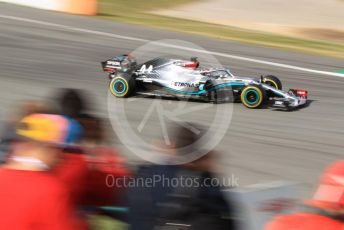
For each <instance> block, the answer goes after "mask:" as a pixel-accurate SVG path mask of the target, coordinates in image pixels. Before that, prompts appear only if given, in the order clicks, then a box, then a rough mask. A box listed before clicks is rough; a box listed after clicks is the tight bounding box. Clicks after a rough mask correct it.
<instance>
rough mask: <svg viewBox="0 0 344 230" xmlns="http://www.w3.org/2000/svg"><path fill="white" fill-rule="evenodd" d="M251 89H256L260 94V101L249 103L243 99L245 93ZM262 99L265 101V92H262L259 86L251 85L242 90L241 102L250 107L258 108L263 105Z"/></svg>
mask: <svg viewBox="0 0 344 230" xmlns="http://www.w3.org/2000/svg"><path fill="white" fill-rule="evenodd" d="M250 89H254V90H255V91H256V92H257V93H258V94H259V101H258V102H257V103H256V104H255V105H250V104H247V103H246V102H245V100H243V99H244V98H243V97H244V96H243V95H245V93H246V91H248V90H250ZM262 101H263V93H262V91H261V90H260V89H259V88H257V87H254V86H249V87H246V88H245V89H244V90H243V91H242V92H241V102H242V103H243V104H244V105H245V106H247V107H248V108H257V107H258V106H260V105H261V103H262Z"/></svg>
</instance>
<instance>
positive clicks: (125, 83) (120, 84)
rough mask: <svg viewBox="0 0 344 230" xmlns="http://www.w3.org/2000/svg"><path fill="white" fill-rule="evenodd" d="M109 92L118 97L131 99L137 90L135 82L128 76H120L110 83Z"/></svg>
mask: <svg viewBox="0 0 344 230" xmlns="http://www.w3.org/2000/svg"><path fill="white" fill-rule="evenodd" d="M109 90H110V92H111V93H112V95H114V96H116V97H129V96H131V95H132V94H133V92H134V90H135V80H134V79H133V78H132V77H131V76H130V75H128V74H118V75H116V76H114V77H113V78H112V80H111V81H110V84H109Z"/></svg>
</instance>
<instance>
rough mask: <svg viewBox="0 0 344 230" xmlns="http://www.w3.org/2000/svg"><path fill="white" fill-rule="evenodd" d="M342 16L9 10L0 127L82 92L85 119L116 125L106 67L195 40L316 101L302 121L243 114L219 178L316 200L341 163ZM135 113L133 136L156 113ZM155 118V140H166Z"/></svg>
mask: <svg viewBox="0 0 344 230" xmlns="http://www.w3.org/2000/svg"><path fill="white" fill-rule="evenodd" d="M343 12H344V2H343V1H341V0H326V1H324V0H312V1H311V0H302V1H282V0H254V1H253V0H251V1H247V0H244V1H243V0H211V1H207V0H175V1H168V0H150V1H141V0H98V1H96V0H49V1H48V0H47V1H38V0H26V1H22V0H2V1H0V22H1V23H0V53H1V56H0V79H1V84H0V102H1V107H0V120H1V122H0V128H2V129H3V130H4V129H5V124H7V123H8V121H9V120H10V118H11V117H12V116H13V115H12V114H16V112H15V111H13V110H15V109H16V108H17V105H18V103H20V102H21V101H27V100H44V101H49V103H51V104H54V103H56V99H55V95H56V94H55V92H56V90H57V89H61V88H77V89H83V90H85V92H86V95H87V98H88V99H87V100H88V101H89V104H90V109H89V111H87V112H88V113H89V114H92V115H93V116H97V117H100V118H102V119H107V118H108V117H109V114H108V103H107V100H108V79H107V76H106V75H105V74H104V73H103V72H102V69H101V66H100V62H101V61H104V60H106V59H109V58H111V57H112V56H115V55H119V54H124V53H130V52H132V51H133V50H135V49H137V48H138V47H140V46H142V45H143V44H145V43H147V42H149V41H155V40H160V39H179V40H183V41H188V42H192V43H195V44H197V45H199V46H201V47H203V48H204V49H206V50H208V51H213V52H217V53H220V54H225V55H215V57H216V58H217V59H218V60H219V62H220V63H222V65H223V66H229V67H230V68H231V70H232V71H233V72H234V73H235V74H237V75H243V76H257V77H259V76H260V75H261V74H274V75H276V76H278V77H280V78H281V80H282V82H283V84H284V88H285V89H288V88H300V87H301V88H305V89H308V90H309V92H310V96H309V97H310V99H311V104H310V106H308V107H306V108H304V109H300V110H298V111H294V112H282V111H276V110H269V109H262V110H247V109H245V108H243V107H242V106H241V105H240V104H234V105H233V115H232V120H231V125H230V128H229V129H228V131H227V133H226V135H225V136H224V138H223V140H222V141H221V142H220V143H219V145H218V146H217V147H216V151H217V152H218V155H217V157H216V164H215V165H216V166H215V168H216V172H217V173H219V174H221V175H225V176H226V177H231V176H232V175H235V176H237V177H238V178H239V185H240V188H242V189H243V191H247V190H246V189H248V188H247V186H252V185H255V186H256V188H259V189H254V188H250V189H248V191H252V193H253V194H258V193H256V191H257V190H258V191H260V190H261V188H262V187H270V188H271V187H272V188H275V187H278V188H277V190H278V189H279V188H282V191H283V192H281V194H284V193H286V194H287V195H286V196H288V197H294V196H297V199H303V198H304V197H309V196H311V195H312V193H313V190H314V188H315V185H316V183H317V181H318V177H319V175H320V173H321V171H322V170H323V169H324V167H325V166H327V165H328V164H329V163H331V162H332V161H335V160H338V159H341V158H342V155H343V147H344V143H343V141H342V140H343V136H344V132H343V130H344V122H343V114H344V102H343V98H344V91H343V87H344V79H343V77H344V75H341V73H344V60H343V58H344V43H343V41H344V14H343ZM151 55H153V56H154V54H151ZM231 55H234V57H233V56H231ZM190 56H197V52H196V53H190ZM238 57H239V58H238ZM242 57H243V58H242ZM245 58H249V59H253V60H255V61H248V60H245ZM262 62H263V63H262ZM271 63H272V64H271ZM276 63H277V65H276ZM283 65H288V66H287V67H285V66H283ZM305 69H306V70H305ZM324 73H325V74H324ZM156 100H159V99H156ZM177 103H178V102H172V106H174V105H175V104H177ZM187 103H189V104H190V106H192V105H194V104H193V102H187ZM189 104H188V105H189ZM169 106H171V105H169ZM126 109H127V110H126V112H127V114H128V117H130V119H131V122H132V124H133V126H135V125H137V124H138V123H139V122H140V121H141V119H142V114H143V113H144V111H145V110H146V109H147V105H146V104H144V103H143V104H141V105H138V104H134V105H133V106H130V104H129V105H128V106H127V108H126ZM141 113H142V114H141ZM112 115H113V114H112ZM211 116H212V113H206V112H205V113H202V114H198V113H193V114H191V115H190V116H189V117H191V118H189V119H188V120H187V121H190V120H191V121H192V122H196V123H202V121H206V120H207V119H211ZM156 119H157V118H156V117H155V118H154V117H153V118H152V119H151V121H150V122H151V123H152V125H151V126H150V127H149V128H150V129H151V130H156V129H157V127H155V126H154V121H156ZM219 122H220V121H219ZM203 125H204V124H203ZM105 126H106V127H107V132H108V133H109V135H110V138H109V139H110V140H109V142H110V145H111V146H113V147H114V148H115V149H118V152H119V153H120V155H121V156H123V157H124V159H125V161H126V163H127V165H128V168H130V170H132V171H135V170H136V169H137V166H138V165H141V164H146V163H147V162H144V161H143V160H142V159H140V158H138V157H137V156H136V155H135V154H133V153H132V152H131V151H129V150H128V148H126V147H125V146H123V145H122V143H121V142H120V141H119V140H118V138H116V130H113V128H112V127H111V125H110V124H109V123H107V125H105ZM152 138H153V137H152ZM281 180H282V181H283V182H282V183H280V182H278V183H277V185H276V184H275V183H272V184H271V182H272V181H281ZM290 182H293V183H290ZM294 183H296V184H298V186H296V187H297V189H296V188H295V189H294V186H295V184H294ZM257 184H258V186H257ZM289 185H290V186H289ZM284 186H285V187H286V189H283V188H284ZM289 190H290V191H289ZM296 190H297V192H296ZM243 191H241V192H243ZM278 191H279V190H278ZM294 193H297V195H295V194H294ZM250 196H251V195H250ZM253 196H255V195H253ZM264 196H265V195H262V197H264ZM257 197H259V198H257V199H260V195H257ZM237 199H238V200H239V199H243V197H242V196H240V195H239V198H237ZM252 199H255V197H253V198H252ZM261 199H265V198H261ZM244 200H245V199H244ZM241 202H245V201H241ZM251 204H252V203H251ZM258 205H259V204H258ZM249 206H250V205H249ZM253 209H254V210H253V212H255V211H257V210H255V209H256V207H253ZM269 216H271V215H270V214H269ZM264 218H266V217H264ZM111 226H112V225H111ZM121 227H123V226H121ZM99 229H101V228H99ZM104 229H105V227H104ZM257 229H258V228H257Z"/></svg>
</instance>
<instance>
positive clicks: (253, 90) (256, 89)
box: [240, 85, 267, 109]
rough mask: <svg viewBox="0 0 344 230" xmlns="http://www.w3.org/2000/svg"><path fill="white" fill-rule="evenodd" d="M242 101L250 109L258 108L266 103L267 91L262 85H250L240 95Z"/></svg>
mask: <svg viewBox="0 0 344 230" xmlns="http://www.w3.org/2000/svg"><path fill="white" fill-rule="evenodd" d="M240 99H241V103H242V104H243V105H244V106H245V107H247V108H250V109H258V108H261V107H262V106H264V105H265V104H266V101H267V96H266V91H265V90H264V89H263V87H261V86H260V85H248V86H246V87H245V88H244V89H243V90H242V91H241V95H240Z"/></svg>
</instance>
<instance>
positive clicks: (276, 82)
mask: <svg viewBox="0 0 344 230" xmlns="http://www.w3.org/2000/svg"><path fill="white" fill-rule="evenodd" d="M262 82H263V83H264V84H267V85H270V86H272V87H274V88H276V89H279V90H282V82H281V81H280V79H278V78H277V77H275V76H273V75H266V76H264V77H263V80H262Z"/></svg>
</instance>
